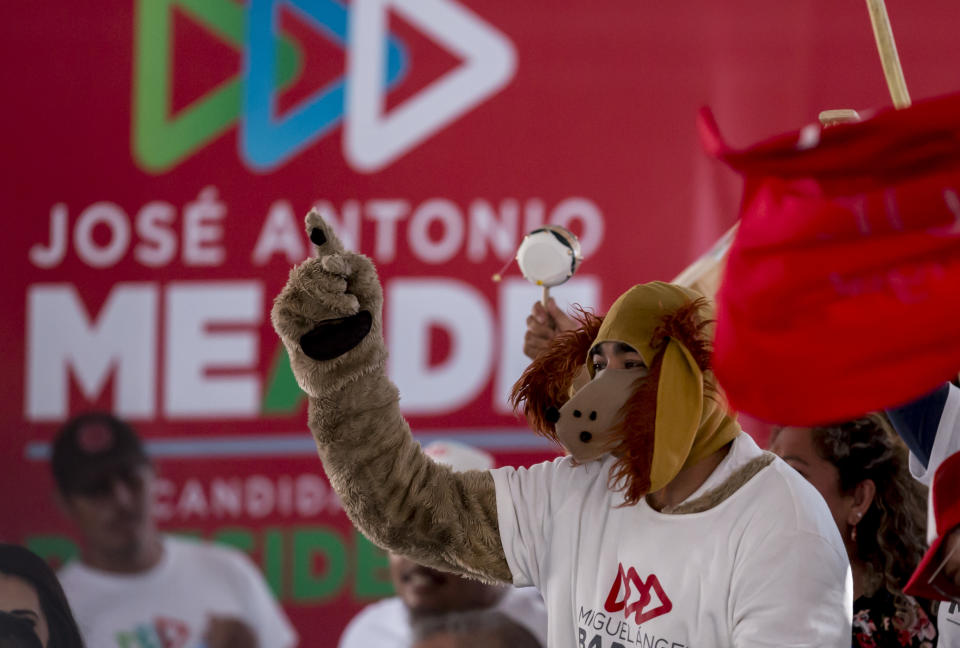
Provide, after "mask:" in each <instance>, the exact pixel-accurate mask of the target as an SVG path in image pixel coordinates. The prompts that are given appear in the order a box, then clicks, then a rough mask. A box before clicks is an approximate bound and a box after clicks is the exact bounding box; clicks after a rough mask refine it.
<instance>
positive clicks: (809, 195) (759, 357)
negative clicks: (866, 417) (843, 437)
mask: <svg viewBox="0 0 960 648" xmlns="http://www.w3.org/2000/svg"><path fill="white" fill-rule="evenodd" d="M699 127H700V130H701V135H702V138H703V141H704V145H705V147H706V148H707V150H708V151H709V152H710V153H711V154H712V155H714V156H716V157H718V158H719V159H721V160H723V161H724V162H726V163H727V164H729V165H730V166H731V167H733V168H734V169H735V170H737V171H739V172H741V173H743V175H744V178H745V188H744V198H743V204H742V207H741V223H740V228H739V231H738V233H737V236H736V239H735V240H734V243H733V246H732V248H731V250H730V256H729V260H728V262H727V267H726V271H725V275H724V279H723V282H722V284H721V286H720V290H719V292H718V294H717V331H716V344H715V351H714V368H715V371H716V374H717V378H718V379H719V381H720V384H722V385H723V387H724V389H725V390H726V392H727V395H728V397H729V399H730V403H731V405H732V406H733V407H734V408H735V409H738V410H740V411H743V412H746V413H749V414H751V415H753V416H756V417H758V418H761V419H763V420H767V421H772V422H777V423H783V424H791V425H810V424H813V423H824V422H829V421H838V420H843V419H847V418H852V417H855V416H858V415H860V414H862V413H864V412H867V411H870V410H875V409H881V408H884V407H892V406H895V405H900V404H903V403H906V402H909V401H910V400H912V399H914V398H916V397H918V396H920V395H922V394H924V393H926V392H927V391H929V390H931V389H933V388H934V387H936V386H937V385H938V384H940V383H942V382H943V381H945V380H947V379H949V378H950V377H951V376H954V375H956V374H957V371H958V369H960V335H958V333H960V95H951V96H948V97H944V98H940V99H936V100H932V101H928V102H924V103H919V104H916V105H914V106H913V107H911V108H908V109H905V110H899V111H894V110H890V111H886V112H882V113H880V114H878V115H876V116H875V117H873V118H871V119H869V120H867V121H864V122H860V123H856V124H847V125H841V126H835V127H832V128H829V129H826V130H823V129H821V127H820V126H819V125H818V124H815V125H811V126H808V127H806V128H804V129H801V130H800V131H798V132H796V133H791V134H789V135H784V136H781V137H777V138H775V139H772V140H770V141H767V142H763V143H761V144H758V145H756V146H753V147H750V148H748V149H746V150H742V151H735V150H733V149H731V148H729V147H728V146H727V145H726V144H725V143H724V142H723V141H722V140H721V138H720V135H719V132H718V129H717V126H716V124H715V123H714V121H713V118H712V116H711V115H710V113H709V112H708V111H703V112H702V113H701V116H700V122H699Z"/></svg>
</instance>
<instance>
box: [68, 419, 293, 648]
mask: <svg viewBox="0 0 960 648" xmlns="http://www.w3.org/2000/svg"><path fill="white" fill-rule="evenodd" d="M51 465H52V470H53V476H54V479H55V481H56V483H57V488H58V491H59V497H60V500H61V502H62V506H63V510H64V511H65V512H66V514H67V516H68V517H69V518H70V519H71V520H72V521H73V522H74V523H75V524H76V525H77V528H78V529H79V531H80V535H81V537H82V547H81V554H80V559H79V560H77V561H73V562H71V563H68V564H67V565H66V566H65V567H64V568H63V569H62V570H61V571H60V573H59V578H60V582H61V583H62V585H63V589H64V592H65V593H66V595H67V599H68V600H69V602H70V606H71V608H72V609H73V611H74V615H75V616H76V619H77V623H78V625H79V626H80V631H81V633H82V634H83V636H84V641H85V642H86V644H87V645H88V646H91V647H93V646H96V647H97V648H109V647H111V646H115V647H117V648H148V647H151V646H171V647H173V646H176V647H178V648H199V647H201V646H202V647H203V648H228V647H229V648H258V647H259V648H288V647H290V646H294V645H296V641H297V637H296V633H295V632H294V630H293V628H292V627H291V626H290V623H289V621H288V620H287V618H286V616H285V615H284V613H283V611H282V610H281V608H280V606H279V605H278V604H277V602H276V601H275V600H274V598H273V596H272V595H271V593H270V591H269V590H268V588H267V586H266V583H265V582H264V580H263V577H262V576H261V574H260V572H259V571H258V570H257V568H256V567H255V566H254V565H253V563H251V562H250V560H249V559H248V558H247V557H246V556H245V555H243V554H241V553H240V552H238V551H236V550H234V549H230V548H227V547H222V546H217V545H213V544H210V543H206V542H196V541H191V540H185V539H180V538H175V537H172V536H166V535H163V534H161V533H159V531H158V530H157V527H156V524H155V522H154V519H153V515H152V497H151V493H152V487H153V479H154V472H153V467H152V465H151V463H150V460H149V459H148V457H147V455H146V453H145V452H144V450H143V447H142V445H141V443H140V440H139V439H138V438H137V436H136V434H135V433H134V431H133V429H132V428H131V427H130V426H129V425H127V424H126V423H124V422H123V421H121V420H119V419H117V418H116V417H114V416H111V415H109V414H96V413H94V414H84V415H81V416H78V417H76V418H74V419H72V420H71V421H69V422H68V423H67V424H66V425H65V426H64V427H63V428H62V429H61V430H60V433H59V434H58V436H57V439H56V440H55V442H54V446H53V457H52V460H51Z"/></svg>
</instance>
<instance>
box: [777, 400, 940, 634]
mask: <svg viewBox="0 0 960 648" xmlns="http://www.w3.org/2000/svg"><path fill="white" fill-rule="evenodd" d="M770 449H771V450H772V451H773V452H775V453H776V454H778V455H779V456H780V457H782V458H783V459H784V461H786V462H787V463H788V464H790V465H791V466H792V467H793V468H794V469H796V470H797V472H799V473H800V474H801V475H803V476H804V477H805V478H806V479H807V480H808V481H809V482H810V483H811V484H813V485H814V486H815V487H816V488H817V490H818V491H820V493H821V494H822V495H823V498H824V499H825V500H826V502H827V505H828V506H829V508H830V512H831V514H832V515H833V518H834V521H835V522H836V524H837V529H838V530H839V531H840V535H841V537H842V538H843V541H844V544H845V546H846V549H847V555H848V556H849V558H850V566H851V569H852V571H853V595H854V604H853V612H854V616H853V646H854V647H855V648H868V647H869V648H874V647H875V648H886V647H894V646H895V647H897V648H901V647H903V646H910V647H911V648H931V647H932V646H934V645H936V638H937V629H936V626H935V624H934V623H933V622H932V621H931V619H932V618H933V616H934V615H933V613H932V611H931V605H930V602H929V601H926V600H918V599H914V598H912V597H910V596H907V595H906V594H904V593H903V587H904V586H905V585H906V583H907V581H908V580H909V578H910V574H911V573H912V572H913V570H914V568H915V567H916V566H917V564H918V563H919V562H920V559H921V557H922V556H923V553H924V548H925V546H924V533H925V521H924V520H925V515H924V509H925V497H926V489H925V488H924V487H923V486H922V485H921V484H919V483H917V482H916V481H915V480H914V479H913V478H912V477H911V475H910V472H909V469H908V459H907V448H906V447H905V446H904V444H903V443H902V442H901V441H900V440H899V439H898V438H897V436H896V434H895V433H894V432H893V430H892V429H891V428H890V426H889V425H888V424H887V422H886V420H885V419H884V418H883V415H881V414H870V415H868V416H865V417H863V418H859V419H856V420H853V421H849V422H845V423H840V424H836V425H827V426H820V427H814V428H795V427H786V428H778V429H774V430H773V433H772V436H771V443H770Z"/></svg>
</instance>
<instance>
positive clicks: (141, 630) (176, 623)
mask: <svg viewBox="0 0 960 648" xmlns="http://www.w3.org/2000/svg"><path fill="white" fill-rule="evenodd" d="M189 638H190V626H188V625H187V624H186V623H184V622H183V621H180V620H179V619H171V618H169V617H156V618H155V619H154V620H153V623H150V622H147V623H141V624H139V625H137V627H135V628H134V629H133V630H131V631H129V632H118V633H117V634H116V639H117V646H119V648H184V647H185V646H186V645H187V640H188V639H189Z"/></svg>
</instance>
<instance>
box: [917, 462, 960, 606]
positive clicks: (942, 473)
mask: <svg viewBox="0 0 960 648" xmlns="http://www.w3.org/2000/svg"><path fill="white" fill-rule="evenodd" d="M930 502H931V506H932V507H933V517H934V524H935V526H936V529H935V531H936V533H937V537H936V539H934V541H933V542H932V543H930V548H929V549H927V553H925V554H924V555H923V559H922V560H921V561H920V564H919V565H918V566H917V569H916V570H915V571H914V572H913V576H911V577H910V581H909V582H908V583H907V586H906V587H904V588H903V592H904V593H905V594H909V595H910V596H915V597H920V598H926V599H933V600H938V599H939V600H941V601H949V600H951V598H952V597H956V596H960V587H957V586H956V585H954V584H953V583H951V582H950V581H949V580H948V579H947V578H946V577H944V576H943V574H942V573H941V574H937V575H936V578H935V580H934V582H933V583H931V582H930V581H931V579H932V578H933V577H934V573H935V572H936V570H937V568H938V567H939V566H940V563H941V562H942V561H943V557H942V556H940V555H939V554H940V546H941V545H942V544H943V541H944V539H946V536H947V535H948V534H949V533H950V531H951V530H953V529H954V528H956V527H957V526H958V525H960V453H956V454H953V455H950V456H949V457H947V459H946V460H945V461H944V462H943V463H942V464H940V467H939V468H937V472H936V473H934V475H933V486H932V487H931V489H930Z"/></svg>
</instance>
